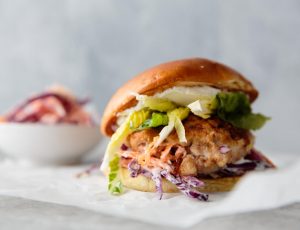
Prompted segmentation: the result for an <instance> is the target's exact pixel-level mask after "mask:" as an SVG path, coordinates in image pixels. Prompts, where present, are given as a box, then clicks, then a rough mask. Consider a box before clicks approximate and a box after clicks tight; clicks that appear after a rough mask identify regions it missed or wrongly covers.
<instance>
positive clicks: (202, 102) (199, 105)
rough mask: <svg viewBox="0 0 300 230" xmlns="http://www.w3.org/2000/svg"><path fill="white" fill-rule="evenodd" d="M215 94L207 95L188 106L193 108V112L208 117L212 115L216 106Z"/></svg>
mask: <svg viewBox="0 0 300 230" xmlns="http://www.w3.org/2000/svg"><path fill="white" fill-rule="evenodd" d="M215 98H216V97H215V96H214V95H212V96H206V97H202V98H201V99H199V100H197V101H194V102H192V103H191V104H189V105H188V106H187V107H188V108H189V109H190V110H191V112H192V113H193V114H195V115H197V116H199V117H202V118H203V119H207V118H209V117H210V116H211V114H212V113H213V112H214V109H215V108H216V103H215Z"/></svg>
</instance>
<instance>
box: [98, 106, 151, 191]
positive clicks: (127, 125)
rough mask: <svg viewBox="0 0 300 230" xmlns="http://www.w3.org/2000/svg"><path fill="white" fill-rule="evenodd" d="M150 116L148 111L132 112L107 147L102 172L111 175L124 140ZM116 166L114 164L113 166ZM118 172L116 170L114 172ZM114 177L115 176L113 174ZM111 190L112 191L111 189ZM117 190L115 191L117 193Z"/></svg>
mask: <svg viewBox="0 0 300 230" xmlns="http://www.w3.org/2000/svg"><path fill="white" fill-rule="evenodd" d="M149 116H150V112H149V111H148V110H145V109H143V110H140V111H134V112H132V113H131V114H130V115H129V116H128V117H127V118H126V120H125V121H124V122H123V124H122V125H121V126H120V127H119V128H118V129H117V131H116V132H115V133H114V134H113V135H112V137H111V140H110V142H109V144H108V146H107V149H106V152H105V155H104V159H103V163H102V165H101V170H102V171H104V172H106V173H111V164H110V163H111V162H114V161H113V160H115V159H116V158H115V155H116V153H118V152H119V150H120V147H121V145H122V143H123V141H124V139H125V138H126V137H127V136H128V135H129V134H130V133H131V132H133V131H134V130H136V129H137V128H138V127H139V126H140V125H141V124H142V123H143V122H144V121H145V120H146V119H148V118H149ZM113 165H114V164H112V166H113ZM113 169H115V168H113ZM114 171H116V170H114ZM112 175H114V174H112ZM109 190H110V189H109ZM116 192H117V190H116V191H115V193H116Z"/></svg>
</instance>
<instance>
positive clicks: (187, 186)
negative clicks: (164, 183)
mask: <svg viewBox="0 0 300 230" xmlns="http://www.w3.org/2000/svg"><path fill="white" fill-rule="evenodd" d="M161 175H162V176H163V177H164V178H166V179H167V180H168V181H170V182H171V183H172V184H174V185H176V187H177V188H178V189H179V190H180V191H181V192H182V193H183V194H185V195H186V196H188V197H191V198H195V199H198V200H201V201H207V200H208V197H209V196H208V194H205V193H202V192H199V191H197V190H196V189H194V186H192V185H196V184H202V185H203V184H204V183H203V182H202V181H201V182H197V183H195V182H193V183H187V182H185V181H184V180H182V178H181V177H175V176H173V175H172V174H171V173H169V172H167V171H166V170H163V171H161ZM193 181H195V178H193Z"/></svg>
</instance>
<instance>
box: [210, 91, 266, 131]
mask: <svg viewBox="0 0 300 230" xmlns="http://www.w3.org/2000/svg"><path fill="white" fill-rule="evenodd" d="M214 103H215V106H216V110H215V114H216V115H217V116H218V117H219V118H220V119H222V120H224V121H227V122H229V123H231V124H232V125H233V126H235V127H238V128H242V129H248V130H250V129H251V130H257V129H260V128H261V127H262V126H263V125H264V124H265V123H266V122H267V121H268V120H269V119H270V118H269V117H266V116H264V115H262V114H255V113H252V110H251V104H250V101H249V99H248V97H247V95H246V94H244V93H241V92H222V93H218V94H217V96H216V98H215V101H214Z"/></svg>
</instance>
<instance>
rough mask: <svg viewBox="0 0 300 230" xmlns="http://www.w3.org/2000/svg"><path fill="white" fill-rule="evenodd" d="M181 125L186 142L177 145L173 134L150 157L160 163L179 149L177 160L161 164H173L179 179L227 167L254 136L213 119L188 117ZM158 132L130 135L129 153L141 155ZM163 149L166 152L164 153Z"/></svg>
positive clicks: (250, 142)
mask: <svg viewBox="0 0 300 230" xmlns="http://www.w3.org/2000/svg"><path fill="white" fill-rule="evenodd" d="M183 124H184V128H185V132H186V139H187V143H179V140H178V137H177V134H176V132H175V131H173V132H172V133H171V134H170V135H169V137H168V138H167V139H166V140H165V141H164V142H163V143H162V144H161V145H160V146H158V147H157V148H156V149H155V150H154V151H156V153H155V154H154V156H155V157H157V158H160V159H161V160H162V161H163V162H164V158H163V157H164V155H166V154H171V155H174V156H175V153H176V154H177V152H178V150H180V151H179V152H180V154H181V155H180V161H178V160H176V161H175V160H174V161H173V160H170V159H169V160H168V161H165V163H169V164H172V163H173V164H176V168H177V172H178V173H179V174H180V175H182V176H186V175H197V174H209V173H213V172H216V171H218V170H219V169H222V168H224V167H226V165H227V164H229V163H234V162H236V161H238V160H240V159H242V158H243V157H244V156H245V155H246V154H247V153H248V152H249V151H250V149H251V148H252V145H253V141H254V137H253V135H252V134H251V133H250V132H249V131H247V130H244V129H239V128H236V127H234V126H232V125H231V124H230V123H228V122H225V121H222V120H220V119H218V118H215V117H214V118H209V119H202V118H200V117H197V116H194V115H189V117H188V118H187V119H185V120H184V121H183ZM160 130H161V129H160V128H151V129H146V130H143V131H137V132H134V133H132V134H131V135H130V136H129V137H128V143H127V144H128V145H129V147H130V148H131V150H132V151H135V152H138V154H144V152H145V150H146V149H147V147H148V146H151V145H152V146H153V141H154V139H155V137H157V136H158V134H159V132H160ZM167 146H172V147H167ZM166 148H168V151H169V153H166V151H167V150H166ZM152 151H153V150H152ZM183 151H184V153H183ZM177 155H178V154H177ZM171 159H173V158H171ZM176 159H178V158H176Z"/></svg>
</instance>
